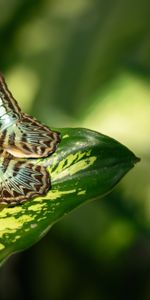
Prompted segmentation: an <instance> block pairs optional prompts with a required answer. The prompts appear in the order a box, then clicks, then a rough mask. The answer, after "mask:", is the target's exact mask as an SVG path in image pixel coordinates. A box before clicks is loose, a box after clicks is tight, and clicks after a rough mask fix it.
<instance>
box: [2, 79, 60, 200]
mask: <svg viewBox="0 0 150 300" xmlns="http://www.w3.org/2000/svg"><path fill="white" fill-rule="evenodd" d="M59 142H60V134H59V133H58V132H56V131H52V130H50V129H49V128H48V127H47V126H45V125H43V124H41V123H40V122H39V121H37V120H36V119H34V118H32V117H31V116H29V115H27V114H24V113H22V112H21V109H20V108H19V106H18V104H17V102H16V100H15V99H14V98H13V96H12V94H11V93H10V92H9V90H8V88H7V85H6V83H5V81H4V79H3V77H2V76H0V153H1V155H0V203H9V204H14V203H20V202H24V201H26V200H27V199H30V198H33V197H35V196H38V195H44V194H45V193H46V192H47V190H48V188H49V187H50V180H49V174H48V173H47V171H46V169H45V168H44V167H42V166H37V165H33V164H32V163H30V161H29V160H27V159H26V160H25V159H24V160H22V159H20V158H39V157H47V156H48V155H50V154H52V153H53V152H54V151H55V150H56V147H57V145H58V143H59Z"/></svg>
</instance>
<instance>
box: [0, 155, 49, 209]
mask: <svg viewBox="0 0 150 300" xmlns="http://www.w3.org/2000/svg"><path fill="white" fill-rule="evenodd" d="M49 187H50V179H49V174H48V172H47V171H46V168H44V167H43V166H39V165H34V164H32V163H30V161H29V160H21V159H15V158H13V157H12V155H10V154H7V153H6V152H5V151H4V152H3V154H2V155H1V158H0V203H3V204H11V205H14V204H17V203H22V202H25V201H26V200H28V199H31V198H34V197H35V196H40V195H44V194H46V193H47V191H48V189H49Z"/></svg>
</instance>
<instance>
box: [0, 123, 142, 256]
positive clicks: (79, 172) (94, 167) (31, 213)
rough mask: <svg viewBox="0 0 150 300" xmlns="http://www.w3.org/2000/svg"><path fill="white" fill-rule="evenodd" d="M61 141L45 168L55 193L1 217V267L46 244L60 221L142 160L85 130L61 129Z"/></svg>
mask: <svg viewBox="0 0 150 300" xmlns="http://www.w3.org/2000/svg"><path fill="white" fill-rule="evenodd" d="M59 131H60V132H61V136H62V141H61V143H60V145H59V146H58V148H57V151H56V152H55V153H54V154H53V155H52V156H50V157H48V158H46V159H40V160H32V161H34V162H35V163H40V164H43V165H44V166H47V168H48V171H49V173H50V176H51V181H52V189H51V190H50V191H49V192H48V194H47V195H46V196H45V197H38V198H36V199H34V200H30V201H28V202H26V203H24V204H23V205H18V206H15V207H12V208H10V207H6V206H5V207H4V206H3V207H2V208H1V211H0V261H1V262H2V261H4V260H5V259H6V258H7V257H8V256H10V255H11V254H12V253H14V252H16V251H20V250H23V249H25V248H27V247H29V246H31V245H33V244H34V243H36V242H37V241H38V240H39V239H41V238H42V236H44V235H45V234H46V232H47V231H48V230H49V229H50V227H51V226H52V225H53V224H54V223H55V222H57V221H58V220H59V219H60V218H61V217H62V216H64V215H65V214H66V213H68V212H70V211H71V210H72V209H74V208H75V207H77V206H79V205H81V204H82V203H84V202H85V201H88V200H92V199H96V198H100V197H101V196H104V195H105V194H107V193H108V192H109V191H110V190H111V189H112V188H113V187H114V186H115V185H116V183H117V182H118V181H119V180H120V179H121V178H122V177H123V176H124V175H125V174H126V173H127V172H128V171H129V170H130V169H131V168H132V167H133V166H134V164H135V163H136V162H137V161H138V160H139V159H137V158H136V157H135V155H134V154H133V153H132V152H131V151H130V150H128V149H127V148H126V147H125V146H123V145H121V144H120V143H118V142H117V141H115V140H114V139H112V138H109V137H107V136H104V135H102V134H99V133H97V132H94V131H91V130H87V129H80V128H75V129H70V128H65V129H60V130H59Z"/></svg>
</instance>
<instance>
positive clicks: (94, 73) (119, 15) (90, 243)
mask: <svg viewBox="0 0 150 300" xmlns="http://www.w3.org/2000/svg"><path fill="white" fill-rule="evenodd" d="M0 12H1V13H0V71H1V72H2V73H3V74H4V75H5V78H6V80H7V83H8V85H9V88H10V89H11V91H12V93H13V95H14V97H15V98H16V99H17V100H18V102H19V104H20V106H21V107H22V109H23V110H24V111H25V112H27V113H30V114H32V115H33V116H35V117H37V118H38V119H39V120H40V121H42V122H44V123H46V124H47V125H50V126H51V127H67V126H68V127H74V126H82V127H87V128H91V129H95V130H97V131H100V132H102V133H104V134H107V135H110V136H112V137H114V138H116V139H118V140H119V141H120V142H122V143H124V144H126V145H127V146H128V147H129V148H130V149H132V150H133V151H134V152H135V153H136V155H137V156H140V157H141V158H142V161H141V163H140V164H139V165H138V166H136V168H135V169H134V170H132V171H131V172H130V174H128V175H127V176H126V178H125V179H123V181H122V182H121V183H120V184H119V185H118V187H117V188H115V190H114V191H113V192H112V193H111V194H110V195H109V196H107V197H105V198H104V199H101V200H99V201H96V202H93V203H89V204H88V205H86V206H83V207H81V208H79V209H77V210H76V211H74V212H73V213H71V214H70V215H68V216H66V217H65V218H64V219H63V220H61V221H60V222H59V223H57V224H56V225H55V226H54V227H53V228H52V230H51V231H50V232H49V233H48V234H47V236H46V237H45V238H43V239H42V240H41V241H40V242H39V243H38V244H37V245H35V246H33V247H32V248H31V249H29V250H27V251H25V252H23V253H19V254H16V255H14V256H13V257H11V258H10V259H9V260H8V261H7V262H6V264H5V265H4V266H3V267H2V269H1V271H0V300H18V299H23V300H24V299H37V300H40V299H51V300H65V299H72V300H99V299H101V300H107V299H108V300H109V299H136V300H149V299H150V184H149V178H150V138H149V129H150V85H149V82H150V1H149V0H143V1H138V0H126V1H120V0H114V1H110V0H76V1H69V0H36V1H35V0H22V1H19V0H0Z"/></svg>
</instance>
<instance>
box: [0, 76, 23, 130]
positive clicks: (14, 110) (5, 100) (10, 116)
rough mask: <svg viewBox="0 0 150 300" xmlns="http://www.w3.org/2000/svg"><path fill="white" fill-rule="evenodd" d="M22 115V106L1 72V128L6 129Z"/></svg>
mask: <svg viewBox="0 0 150 300" xmlns="http://www.w3.org/2000/svg"><path fill="white" fill-rule="evenodd" d="M20 116H21V110H20V107H19V106H18V104H17V102H16V100H15V99H14V98H13V96H12V94H11V92H10V91H9V90H8V87H7V85H6V83H5V80H4V78H3V76H2V75H1V74H0V128H1V129H5V128H7V127H8V126H11V125H12V124H13V123H14V122H15V121H16V119H18V118H19V117H20Z"/></svg>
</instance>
